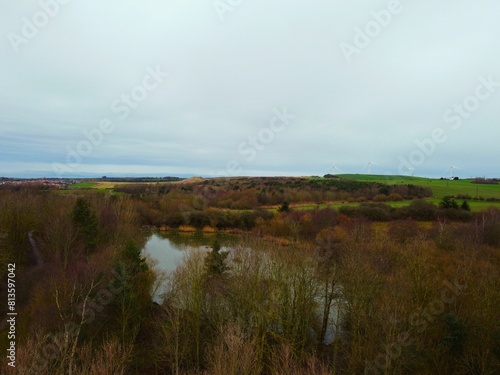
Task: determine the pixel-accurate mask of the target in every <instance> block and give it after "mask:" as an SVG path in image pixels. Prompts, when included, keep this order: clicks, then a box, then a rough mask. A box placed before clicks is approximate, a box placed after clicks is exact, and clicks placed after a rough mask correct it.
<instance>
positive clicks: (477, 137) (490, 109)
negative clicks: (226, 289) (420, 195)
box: [0, 0, 500, 177]
mask: <svg viewBox="0 0 500 375" xmlns="http://www.w3.org/2000/svg"><path fill="white" fill-rule="evenodd" d="M63 3H64V4H63ZM42 4H48V5H42ZM0 7H1V10H2V11H1V12H0V36H1V39H0V176H14V177H32V176H33V177H35V176H38V177H40V176H62V177H72V176H88V175H96V176H101V175H108V176H113V175H116V176H118V175H172V176H186V175H201V176H210V175H266V176H269V175H323V174H325V173H328V172H332V171H333V170H332V169H330V168H331V167H332V165H336V166H337V167H338V168H339V169H341V170H342V172H345V173H361V172H362V173H367V172H368V170H369V169H370V168H371V172H372V173H377V174H387V173H390V174H396V173H401V174H402V173H408V174H410V173H413V174H415V175H420V176H429V177H440V176H442V175H444V171H445V170H446V169H447V168H448V167H450V166H451V165H453V166H458V167H460V168H461V169H455V170H453V172H452V174H453V175H458V176H460V177H471V176H483V175H484V176H488V177H495V176H496V177H500V164H499V161H500V147H499V145H498V144H499V135H500V130H499V126H500V111H499V108H500V107H499V102H500V44H499V41H500V23H499V22H498V16H499V15H500V2H499V1H498V0H477V1H474V2H472V1H470V0H455V1H450V0H446V1H444V0H438V1H436V0H419V1H409V0H402V1H401V2H398V1H394V0H393V1H376V0H356V1H352V0H342V1H339V0H318V1H314V2H306V1H290V0H288V1H285V0H265V1H264V0H252V1H250V0H247V1H244V0H243V1H238V0H221V1H213V0H203V1H201V0H141V1H139V0H135V1H132V0H106V1H102V0H99V1H98V0H64V1H63V0H42V1H40V2H39V1H32V0H22V1H8V0H0ZM85 132H86V133H85ZM85 134H87V135H85ZM88 138H90V140H89V139H88ZM369 161H371V162H373V163H376V165H373V166H371V167H370V168H368V167H367V168H365V169H363V167H364V166H366V165H367V163H368V162H369ZM449 173H450V172H446V174H447V175H448V174H449Z"/></svg>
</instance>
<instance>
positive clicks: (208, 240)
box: [142, 231, 238, 303]
mask: <svg viewBox="0 0 500 375" xmlns="http://www.w3.org/2000/svg"><path fill="white" fill-rule="evenodd" d="M148 237H149V238H148V240H147V242H146V245H145V246H144V249H143V250H142V251H143V252H144V253H145V254H148V255H149V256H150V257H151V258H153V259H155V260H157V261H158V264H157V265H156V267H155V268H156V269H157V270H158V271H166V272H169V273H170V272H172V271H175V269H176V268H177V267H178V266H179V265H180V264H181V263H182V260H183V259H184V257H185V256H186V255H187V254H188V253H189V252H190V251H192V250H195V249H206V250H207V251H208V250H210V249H211V247H212V244H213V243H214V242H215V240H217V241H218V242H219V244H220V245H221V246H222V248H221V249H222V250H228V246H230V245H232V244H235V243H236V242H237V240H238V236H235V235H228V234H219V233H217V234H214V233H208V234H207V233H203V232H201V231H198V232H193V233H180V232H177V231H170V232H162V233H153V234H150V235H149V236H148ZM160 289H161V290H160V291H158V292H157V293H155V295H154V296H153V299H154V300H155V302H158V303H160V302H161V298H160V295H161V293H162V292H163V291H164V288H160Z"/></svg>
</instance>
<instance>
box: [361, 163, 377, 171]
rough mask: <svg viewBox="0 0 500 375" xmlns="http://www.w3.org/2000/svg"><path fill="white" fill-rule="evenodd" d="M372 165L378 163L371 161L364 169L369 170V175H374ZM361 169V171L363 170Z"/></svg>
mask: <svg viewBox="0 0 500 375" xmlns="http://www.w3.org/2000/svg"><path fill="white" fill-rule="evenodd" d="M372 165H377V164H376V163H374V162H372V161H369V162H368V164H366V165H365V166H364V167H363V169H365V168H367V167H368V174H372ZM363 169H361V170H363Z"/></svg>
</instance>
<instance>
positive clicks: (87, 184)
mask: <svg viewBox="0 0 500 375" xmlns="http://www.w3.org/2000/svg"><path fill="white" fill-rule="evenodd" d="M96 185H97V183H96V182H81V183H79V184H72V185H70V186H69V188H70V189H91V188H93V187H94V186H96Z"/></svg>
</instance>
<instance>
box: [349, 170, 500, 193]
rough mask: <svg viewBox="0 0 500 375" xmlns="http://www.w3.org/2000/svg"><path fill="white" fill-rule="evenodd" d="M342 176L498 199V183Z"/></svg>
mask: <svg viewBox="0 0 500 375" xmlns="http://www.w3.org/2000/svg"><path fill="white" fill-rule="evenodd" d="M339 177H342V178H348V179H352V180H357V181H366V182H379V183H383V184H387V185H395V184H413V185H420V186H425V187H429V188H431V189H432V192H433V195H434V198H443V197H444V196H446V195H455V196H456V195H459V194H464V195H465V194H467V195H470V196H471V197H472V198H476V197H483V198H485V199H486V198H498V199H500V184H498V185H483V184H474V183H473V182H472V181H470V180H456V181H450V180H438V179H429V178H422V177H412V176H383V175H366V174H342V175H339Z"/></svg>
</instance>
